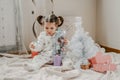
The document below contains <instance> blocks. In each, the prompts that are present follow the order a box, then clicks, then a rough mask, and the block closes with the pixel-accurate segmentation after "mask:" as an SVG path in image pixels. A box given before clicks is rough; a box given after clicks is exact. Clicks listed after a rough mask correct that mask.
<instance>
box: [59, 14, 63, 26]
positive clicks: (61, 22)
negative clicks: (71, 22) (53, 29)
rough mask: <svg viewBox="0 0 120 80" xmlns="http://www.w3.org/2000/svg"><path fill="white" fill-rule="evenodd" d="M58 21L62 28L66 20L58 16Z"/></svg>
mask: <svg viewBox="0 0 120 80" xmlns="http://www.w3.org/2000/svg"><path fill="white" fill-rule="evenodd" d="M58 21H59V24H58V27H60V26H61V25H62V24H63V22H64V18H63V17H62V16H58Z"/></svg>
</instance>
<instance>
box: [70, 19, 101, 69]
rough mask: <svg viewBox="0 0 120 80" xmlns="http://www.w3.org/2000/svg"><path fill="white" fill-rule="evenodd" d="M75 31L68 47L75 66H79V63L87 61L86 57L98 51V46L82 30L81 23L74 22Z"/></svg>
mask: <svg viewBox="0 0 120 80" xmlns="http://www.w3.org/2000/svg"><path fill="white" fill-rule="evenodd" d="M75 27H76V31H75V34H74V35H73V37H72V39H71V41H70V45H69V48H70V50H71V51H72V52H71V54H70V55H71V56H72V57H74V61H75V66H76V67H80V64H82V63H84V64H87V63H88V59H89V58H91V57H93V56H94V55H95V54H96V53H97V52H98V51H99V47H98V46H97V45H96V43H95V42H94V40H93V39H92V38H91V37H90V36H89V35H88V32H85V31H84V28H83V27H82V26H81V23H80V22H79V21H78V22H76V23H75Z"/></svg>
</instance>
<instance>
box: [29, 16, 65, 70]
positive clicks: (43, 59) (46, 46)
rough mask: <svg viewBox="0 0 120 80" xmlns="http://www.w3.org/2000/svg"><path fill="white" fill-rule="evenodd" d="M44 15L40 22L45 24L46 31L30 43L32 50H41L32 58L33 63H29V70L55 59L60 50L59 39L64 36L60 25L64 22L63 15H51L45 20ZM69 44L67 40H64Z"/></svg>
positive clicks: (36, 68)
mask: <svg viewBox="0 0 120 80" xmlns="http://www.w3.org/2000/svg"><path fill="white" fill-rule="evenodd" d="M43 18H44V17H43V16H40V18H39V23H40V24H41V25H43V26H44V31H43V32H41V33H40V35H39V36H38V39H37V41H36V42H31V43H30V49H31V51H35V52H39V54H38V55H37V56H35V57H34V58H33V60H32V64H28V65H27V66H29V67H27V69H28V70H38V69H39V68H40V67H42V66H43V65H44V64H46V63H48V62H51V61H53V55H54V54H56V53H57V52H58V50H60V46H59V45H60V43H59V41H58V39H59V38H60V37H63V31H59V30H58V27H59V26H61V25H62V24H63V18H62V17H56V16H55V15H54V14H52V15H50V16H49V17H48V18H47V19H45V22H44V21H43ZM63 42H64V43H65V44H67V40H66V39H65V38H64V41H63Z"/></svg>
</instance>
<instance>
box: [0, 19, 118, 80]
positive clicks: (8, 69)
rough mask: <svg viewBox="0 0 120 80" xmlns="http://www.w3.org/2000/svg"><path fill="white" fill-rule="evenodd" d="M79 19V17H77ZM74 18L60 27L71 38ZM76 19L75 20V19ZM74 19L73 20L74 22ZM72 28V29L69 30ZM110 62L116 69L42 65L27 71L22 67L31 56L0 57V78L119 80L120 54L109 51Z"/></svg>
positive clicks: (23, 79) (20, 79)
mask: <svg viewBox="0 0 120 80" xmlns="http://www.w3.org/2000/svg"><path fill="white" fill-rule="evenodd" d="M78 19H79V20H81V18H80V17H78ZM73 20H74V19H71V18H70V17H69V18H67V20H66V22H65V24H64V25H63V26H64V27H63V28H62V29H64V30H66V31H67V34H66V35H67V38H68V39H71V36H72V35H73V34H74V31H75V28H74V27H72V26H73V25H74V24H72V22H74V21H73ZM76 21H77V20H76ZM76 21H75V22H76ZM68 26H69V27H68ZM71 30H72V31H71ZM71 32H72V33H71ZM108 54H109V55H110V56H111V57H112V63H114V64H116V65H117V70H115V71H107V72H105V73H100V72H96V71H94V70H93V69H92V68H91V69H87V70H82V69H71V70H66V71H64V70H63V68H62V66H59V67H58V66H52V65H44V66H43V67H42V68H41V69H40V70H38V71H27V70H26V69H25V68H24V67H25V65H24V64H26V63H30V62H31V60H32V59H31V58H25V57H23V56H12V57H5V56H3V57H0V80H120V76H119V74H120V60H119V59H120V54H117V53H114V52H110V53H108Z"/></svg>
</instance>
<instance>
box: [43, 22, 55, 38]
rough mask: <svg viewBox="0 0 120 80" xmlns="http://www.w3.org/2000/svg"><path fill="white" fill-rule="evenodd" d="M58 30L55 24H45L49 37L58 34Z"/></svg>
mask: <svg viewBox="0 0 120 80" xmlns="http://www.w3.org/2000/svg"><path fill="white" fill-rule="evenodd" d="M56 29H57V26H56V24H55V23H50V22H46V23H45V31H46V33H47V35H50V36H53V35H54V34H55V32H56Z"/></svg>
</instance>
